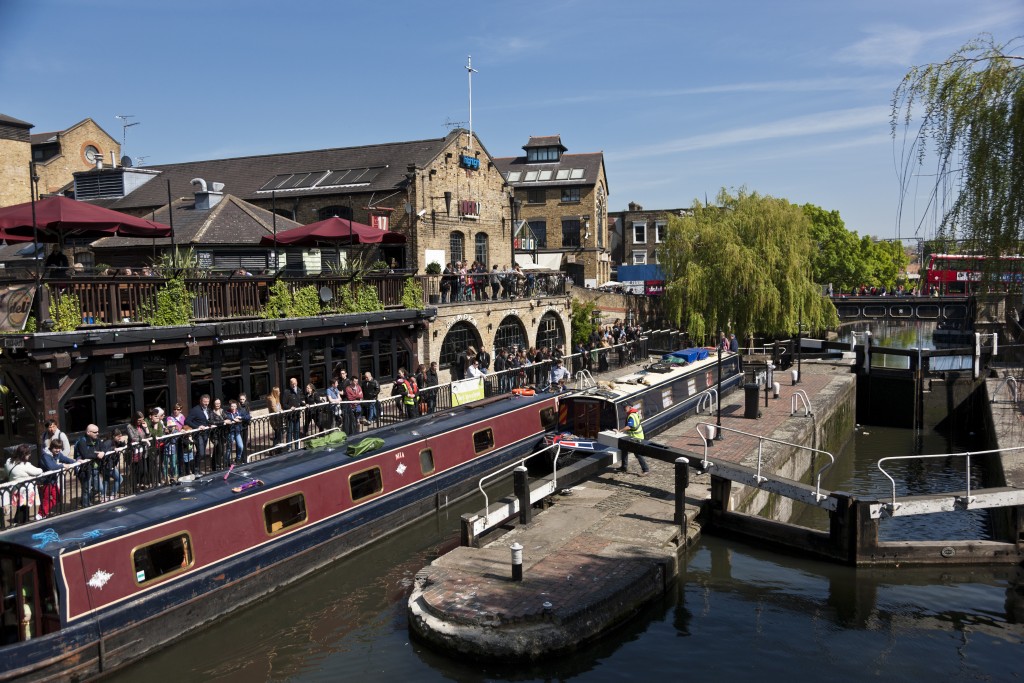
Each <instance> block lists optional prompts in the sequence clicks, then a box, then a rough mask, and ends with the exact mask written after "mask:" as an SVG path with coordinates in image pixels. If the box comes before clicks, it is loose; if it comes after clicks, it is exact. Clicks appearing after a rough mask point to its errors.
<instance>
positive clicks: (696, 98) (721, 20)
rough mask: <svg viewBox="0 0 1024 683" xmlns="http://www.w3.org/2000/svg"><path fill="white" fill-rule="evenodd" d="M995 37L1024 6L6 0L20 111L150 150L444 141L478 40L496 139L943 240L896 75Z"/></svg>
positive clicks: (667, 182) (490, 138) (232, 152)
mask: <svg viewBox="0 0 1024 683" xmlns="http://www.w3.org/2000/svg"><path fill="white" fill-rule="evenodd" d="M981 33H990V34H992V36H993V38H994V39H995V41H996V42H998V43H1007V42H1009V41H1010V40H1011V39H1013V38H1015V37H1017V36H1021V35H1024V2H1021V1H1020V0H975V1H974V2H969V3H968V2H963V0H953V1H951V0H856V1H855V2H844V3H840V2H835V1H834V0H806V1H805V0H799V1H796V0H794V1H785V0H778V1H776V2H764V0H760V1H756V2H755V1H748V0H737V1H733V2H730V1H724V2H710V1H705V2H699V3H698V2H690V1H687V0H666V1H660V0H634V1H633V2H623V1H621V0H564V1H559V0H545V1H540V2H538V1H534V0H520V1H518V2H508V3H496V2H487V1H480V0H477V1H476V2H468V1H463V0H451V1H449V2H442V3H430V2H419V1H417V2H413V1H411V0H410V1H408V2H406V1H404V0H399V1H393V2H387V3H383V2H381V3H367V2H351V1H346V0H327V1H322V2H321V1H319V0H293V1H292V2H280V1H276V2H269V1H266V0H207V1H206V2H195V1H194V0H174V1H173V2H155V1H149V2H146V1H141V2H140V1H139V0H0V113H2V114H6V115H7V116H12V117H14V118H17V119H21V120H23V121H28V122H29V123H32V124H34V126H35V128H33V131H32V132H34V133H42V132H48V131H54V130H60V129H62V128H66V127H69V126H71V125H73V124H74V123H77V122H78V121H80V120H82V119H84V118H86V117H91V118H93V119H94V120H95V121H96V122H97V123H99V125H100V126H101V127H103V128H104V130H106V131H107V132H108V133H110V134H111V135H112V136H113V137H115V138H117V139H122V137H124V139H125V140H126V145H125V148H124V150H123V153H126V154H128V155H129V156H131V157H132V158H133V159H135V160H136V161H138V162H141V164H140V165H142V166H151V165H156V164H166V163H174V162H183V161H198V160H203V159H217V158H226V157H235V156H249V155H258V154H267V153H277V152H289V151H301V150H311V149H323V148H331V147H349V146H357V145H369V144H377V143H384V142H393V141H404V140H418V139H427V138H439V137H443V136H444V135H445V134H446V133H447V132H448V130H449V127H450V126H451V125H452V124H456V125H458V124H461V125H462V126H463V127H469V122H470V106H469V101H470V98H469V77H468V72H467V69H466V65H467V59H468V58H469V57H470V56H471V57H472V66H473V68H474V69H476V70H477V72H476V73H474V74H473V75H472V128H473V131H474V132H475V133H477V134H478V135H479V137H480V139H481V141H482V142H483V145H484V146H485V147H486V148H487V151H488V152H489V153H490V154H491V155H492V156H496V157H503V156H517V155H519V154H522V146H523V145H524V144H525V143H526V141H527V139H528V138H529V137H530V136H531V135H555V134H558V135H561V137H562V143H563V144H564V145H565V146H566V147H568V148H569V152H570V153H573V152H576V153H582V152H598V151H600V152H603V153H604V155H605V166H606V171H607V175H608V185H609V209H610V210H612V211H620V210H625V209H626V207H627V205H628V204H629V203H630V202H637V203H639V204H641V205H642V206H643V207H644V208H645V209H672V208H680V207H686V206H690V205H692V204H693V202H694V201H695V200H699V201H704V200H705V199H707V200H709V201H714V198H715V196H716V194H717V193H718V192H719V190H720V189H722V188H725V189H727V190H729V191H730V192H732V193H735V192H736V191H737V190H739V189H741V188H745V189H746V190H748V191H755V192H758V193H760V194H763V195H770V196H773V197H780V198H784V199H787V200H789V201H791V202H794V203H797V204H804V203H811V204H816V205H818V206H821V207H823V208H825V209H827V210H829V211H832V210H837V211H839V213H840V216H841V217H842V218H843V220H844V221H845V223H846V227H847V228H848V229H850V230H855V231H857V232H858V233H859V234H861V235H873V236H876V237H901V238H903V239H908V238H913V237H925V238H927V237H930V236H931V235H932V234H933V232H934V226H935V223H936V217H935V216H934V211H929V210H927V209H926V208H925V200H926V198H927V195H928V192H929V190H930V185H929V184H928V181H929V177H928V175H927V173H926V172H925V171H923V170H922V171H921V173H920V174H919V177H918V178H915V180H914V181H913V182H911V183H910V192H909V194H908V196H907V198H906V200H905V203H904V208H903V210H902V213H901V211H900V199H901V193H900V181H899V176H898V173H897V169H898V167H899V166H900V165H901V155H902V148H903V141H902V132H901V133H900V136H899V139H897V140H894V139H893V136H892V133H891V130H890V116H891V101H892V94H893V91H894V90H895V88H896V87H897V86H898V85H899V83H900V80H901V79H902V78H903V76H904V75H905V74H906V72H907V70H908V69H909V68H910V67H911V66H914V65H922V64H926V63H930V62H938V61H942V60H944V59H945V58H947V57H948V56H949V55H950V54H952V53H953V52H954V51H955V50H956V49H958V48H959V47H960V46H961V45H963V44H964V43H966V42H967V41H968V40H971V39H972V38H974V37H976V36H978V35H979V34H981ZM117 115H130V116H131V118H129V119H127V121H128V122H130V123H137V124H138V125H133V126H131V127H129V128H126V129H124V128H122V125H123V121H122V120H121V119H118V118H116V117H117ZM228 190H229V191H230V188H228ZM898 216H901V217H900V218H898Z"/></svg>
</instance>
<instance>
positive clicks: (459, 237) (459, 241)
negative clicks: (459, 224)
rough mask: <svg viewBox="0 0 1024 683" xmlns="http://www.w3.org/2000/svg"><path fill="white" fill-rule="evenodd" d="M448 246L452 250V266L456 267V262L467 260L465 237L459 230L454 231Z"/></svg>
mask: <svg viewBox="0 0 1024 683" xmlns="http://www.w3.org/2000/svg"><path fill="white" fill-rule="evenodd" d="M448 246H449V247H450V248H451V252H452V265H454V264H455V262H456V261H465V260H466V236H465V235H463V234H462V233H461V232H459V231H457V230H455V231H453V232H452V234H451V236H450V237H449V238H448Z"/></svg>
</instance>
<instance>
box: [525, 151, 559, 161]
mask: <svg viewBox="0 0 1024 683" xmlns="http://www.w3.org/2000/svg"><path fill="white" fill-rule="evenodd" d="M559 156H560V153H559V149H558V148H557V147H531V148H530V149H528V150H526V161H527V162H528V163H533V162H535V161H558V158H559Z"/></svg>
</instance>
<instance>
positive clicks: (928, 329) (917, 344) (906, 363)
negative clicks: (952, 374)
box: [839, 320, 972, 372]
mask: <svg viewBox="0 0 1024 683" xmlns="http://www.w3.org/2000/svg"><path fill="white" fill-rule="evenodd" d="M935 328H936V323H934V322H925V321H921V320H917V321H896V320H877V321H862V322H856V323H850V324H848V325H843V326H842V328H840V330H839V341H842V342H846V343H851V342H854V343H856V344H863V343H864V339H865V336H866V333H867V332H869V331H870V332H871V339H872V344H873V345H874V346H882V347H888V348H897V349H937V348H940V346H939V345H938V344H936V343H935V339H934V333H935ZM955 348H963V349H964V355H957V356H943V357H940V358H932V359H931V368H932V370H935V371H937V372H945V371H949V370H969V369H971V363H972V358H971V355H970V353H971V352H970V348H971V346H970V345H967V346H965V345H962V344H958V345H957V347H955ZM871 366H872V367H884V368H896V369H907V368H909V367H910V359H909V358H907V357H906V356H894V355H892V354H887V353H872V355H871Z"/></svg>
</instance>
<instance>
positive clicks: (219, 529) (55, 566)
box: [0, 394, 557, 680]
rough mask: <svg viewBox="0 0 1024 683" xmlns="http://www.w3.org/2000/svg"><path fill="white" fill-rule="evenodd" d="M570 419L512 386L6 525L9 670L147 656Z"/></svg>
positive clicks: (101, 665) (86, 667) (3, 553)
mask: <svg viewBox="0 0 1024 683" xmlns="http://www.w3.org/2000/svg"><path fill="white" fill-rule="evenodd" d="M556 423H557V404H556V401H555V397H554V396H552V395H546V394H538V395H536V396H531V397H519V396H516V397H510V396H504V397H500V398H497V399H490V400H485V401H480V402H477V403H475V404H470V405H467V406H461V407H459V408H454V409H452V410H450V411H446V412H445V413H443V414H435V415H428V416H425V417H422V418H417V419H416V420H412V421H408V422H403V423H400V424H396V425H394V426H391V427H385V428H383V429H381V430H378V431H375V432H373V433H372V435H373V436H377V437H380V438H382V439H383V441H384V444H383V446H381V447H380V448H378V449H376V450H374V451H373V452H371V453H369V454H366V455H363V456H359V457H352V456H350V455H348V452H347V450H346V449H345V448H343V447H339V448H330V447H324V448H320V449H313V450H300V451H294V452H291V453H289V454H286V455H283V456H279V457H274V458H270V459H267V460H264V461H261V462H258V463H252V464H250V465H247V466H246V467H245V469H244V470H243V471H238V470H235V471H231V472H230V473H229V474H228V475H227V476H225V475H224V474H223V473H219V474H211V475H207V476H204V477H201V478H199V479H196V480H195V481H192V482H189V483H188V484H184V485H179V486H173V487H167V488H163V489H157V490H153V491H147V492H144V493H141V494H139V495H136V496H132V497H129V498H125V499H121V500H118V501H113V502H110V503H107V504H104V505H99V506H94V507H90V508H86V509H84V510H80V511H78V512H73V513H70V514H67V515H63V516H60V517H57V518H54V519H52V520H46V521H43V522H39V523H34V524H29V525H26V526H23V527H18V528H16V529H13V530H10V531H7V532H3V533H0V587H2V592H3V613H2V623H0V628H2V631H0V637H2V640H0V642H2V644H0V680H15V679H17V680H82V679H88V678H90V677H92V676H95V675H97V674H100V673H102V672H105V671H109V670H111V669H113V668H116V667H118V666H121V665H123V664H125V663H127V662H131V661H133V660H136V659H139V658H140V657H143V656H144V655H146V654H147V653H149V652H151V651H153V650H154V649H156V648H159V647H161V646H162V645H165V644H167V643H168V642H170V641H172V640H174V639H176V638H179V637H181V636H183V635H184V634H186V633H189V632H190V631H193V630H195V629H197V628H199V627H201V626H202V625H204V624H207V623H209V622H210V621H212V620H214V619H216V618H218V617H220V616H222V615H224V614H226V613H228V612H231V611H232V610H235V609H237V608H239V607H241V606H243V605H245V604H247V603H250V602H252V601H254V600H257V599H259V598H261V597H262V596H265V595H267V594H268V593H271V592H272V591H274V590H275V589H276V588H278V587H280V586H283V585H285V584H288V583H290V582H293V581H295V580H297V579H299V578H301V577H303V576H305V575H307V574H309V573H310V572H312V571H314V570H316V569H317V568H319V567H322V566H324V565H326V564H327V563H329V562H331V561H333V560H336V559H338V558H340V557H342V556H344V555H346V554H348V553H351V552H353V551H355V550H357V549H358V548H360V547H361V546H364V545H365V544H367V543H370V542H372V541H374V540H375V539H377V538H380V537H382V536H384V535H386V534H388V533H390V532H392V531H394V530H396V529H398V528H400V527H401V526H403V525H405V524H407V523H410V522H412V521H414V520H415V519H417V518H420V517H422V516H424V515H426V514H428V513H430V512H432V511H435V510H437V509H439V508H443V507H444V506H446V505H447V504H449V503H450V502H454V501H455V500H456V499H458V498H459V497H461V496H464V495H467V494H469V493H471V492H472V491H473V490H475V487H476V483H477V480H478V479H479V477H480V476H482V475H483V474H486V473H487V472H489V471H492V470H494V469H496V468H497V467H499V466H501V465H504V464H506V463H508V462H509V461H511V460H513V459H515V458H518V457H523V456H525V455H527V454H529V453H531V452H532V451H533V450H534V449H535V447H536V446H537V444H538V443H539V442H540V441H542V439H543V435H544V433H545V432H546V431H548V430H551V429H554V428H555V426H556Z"/></svg>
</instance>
